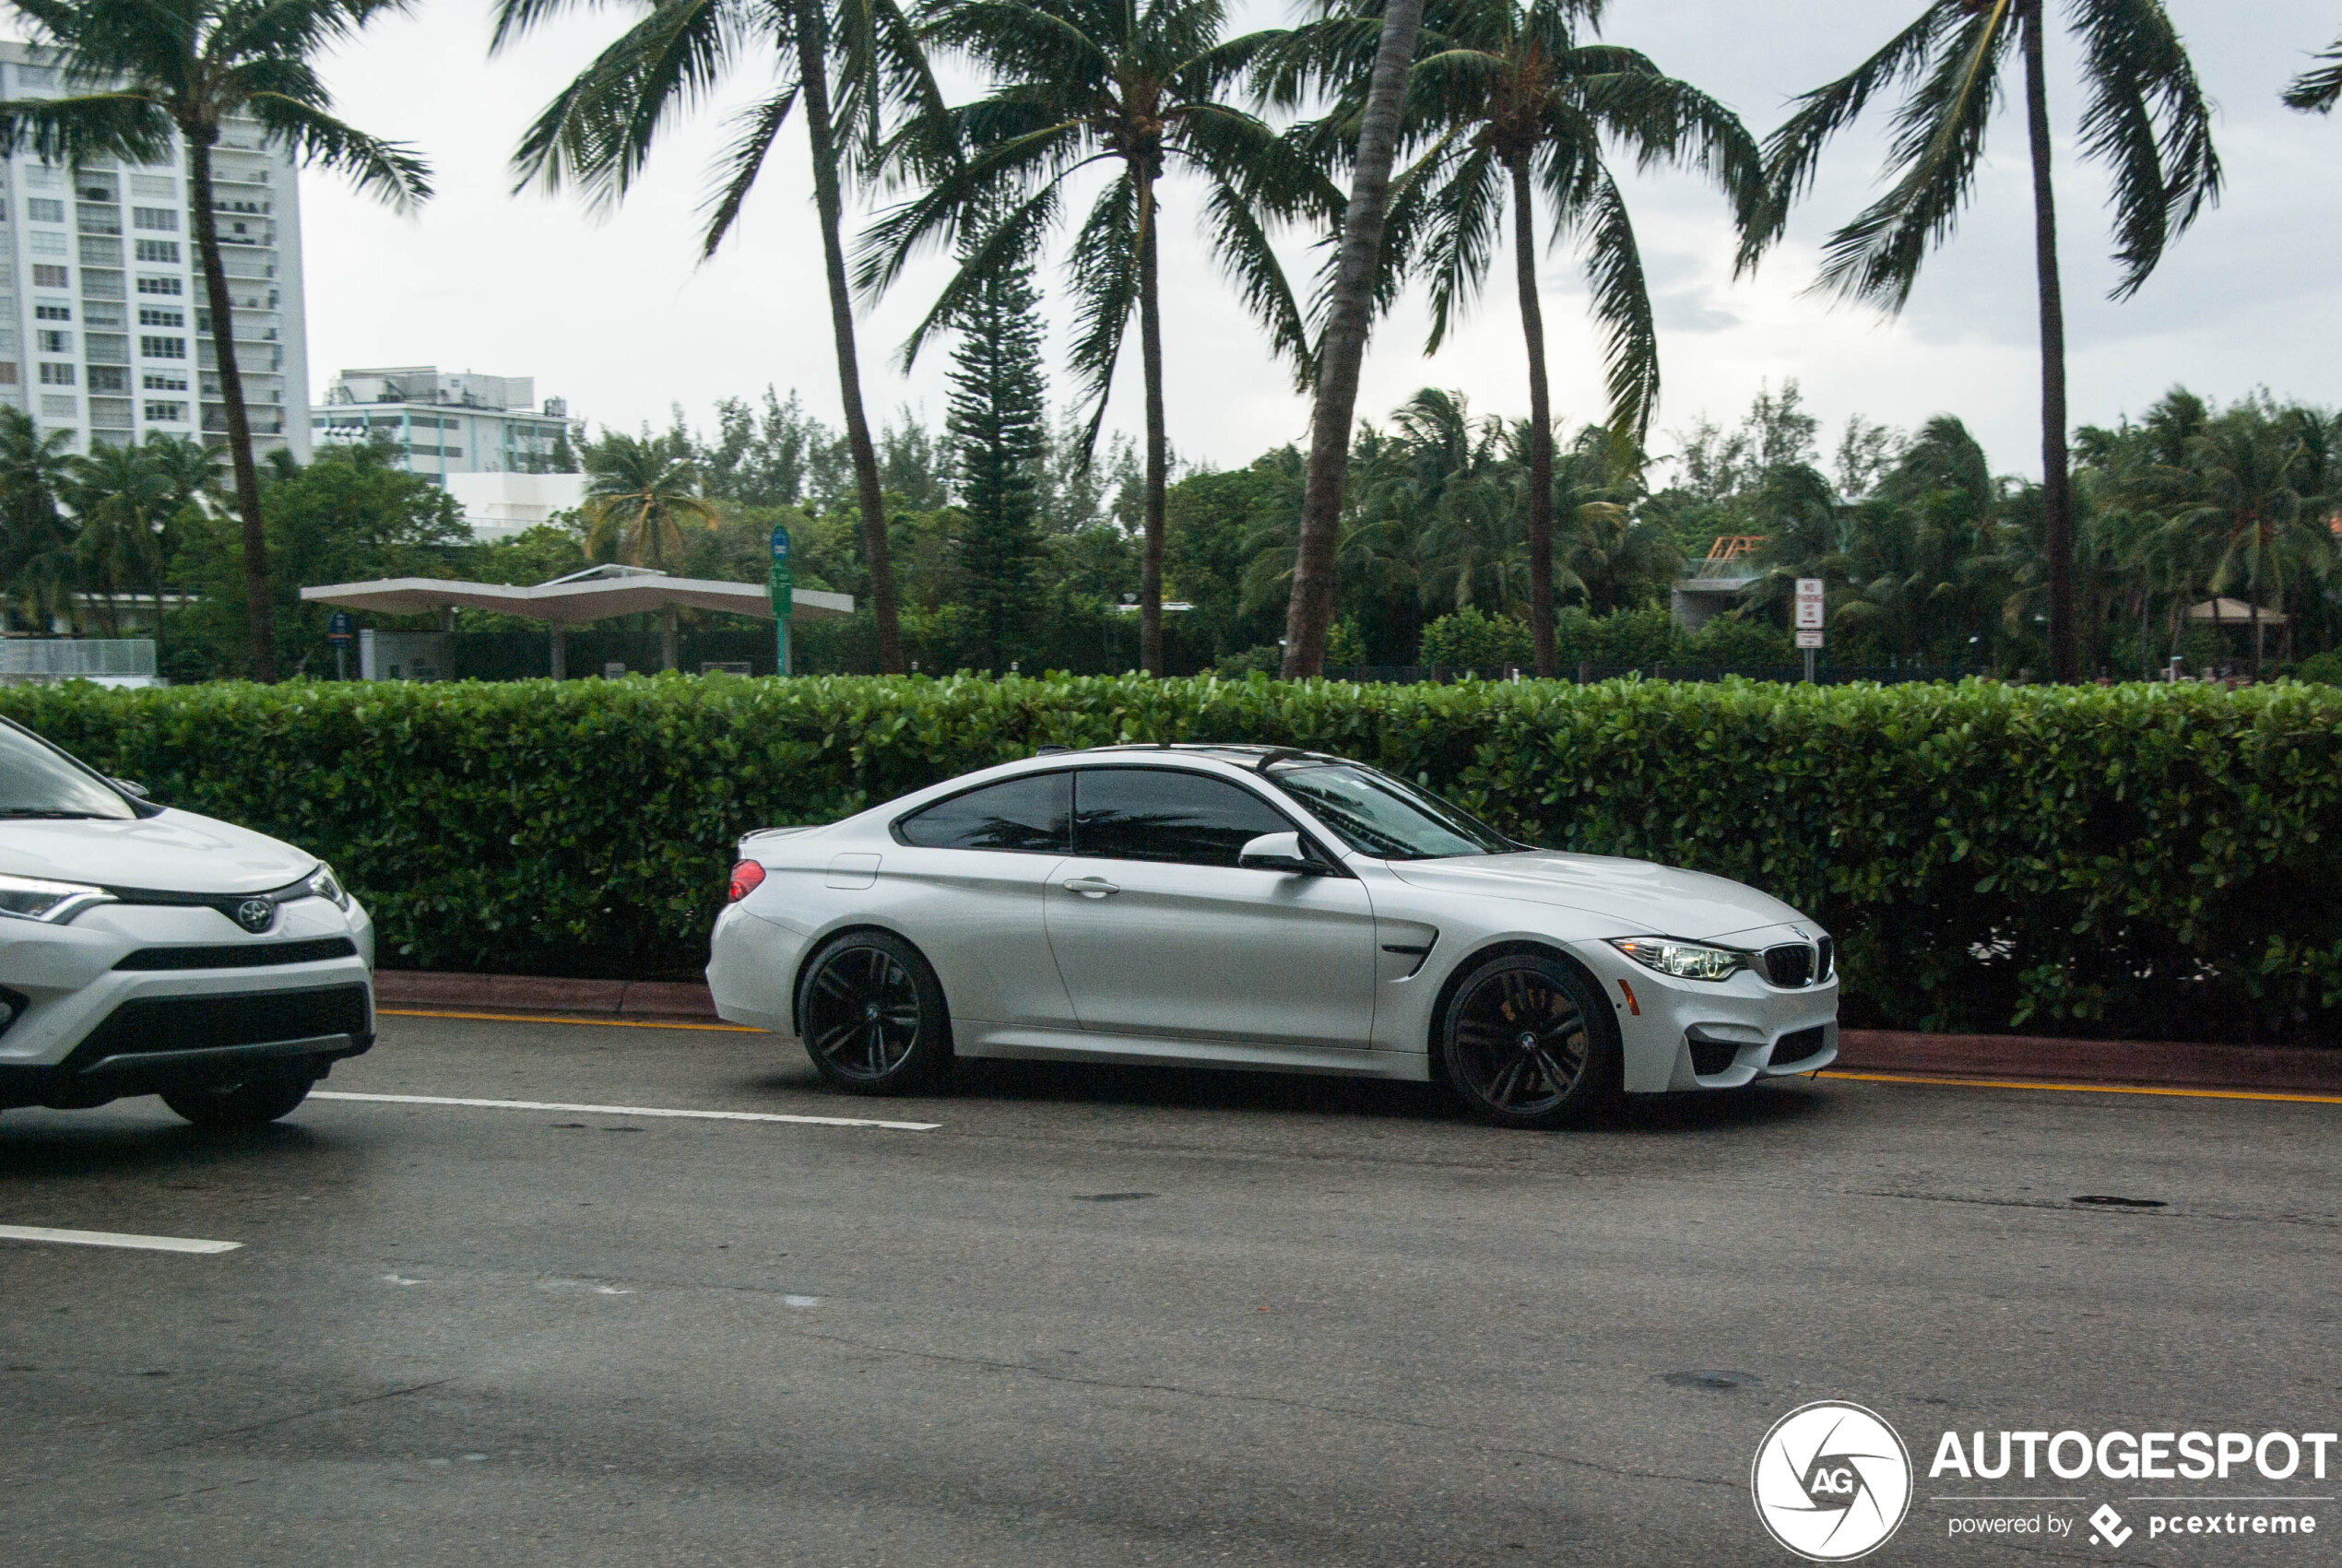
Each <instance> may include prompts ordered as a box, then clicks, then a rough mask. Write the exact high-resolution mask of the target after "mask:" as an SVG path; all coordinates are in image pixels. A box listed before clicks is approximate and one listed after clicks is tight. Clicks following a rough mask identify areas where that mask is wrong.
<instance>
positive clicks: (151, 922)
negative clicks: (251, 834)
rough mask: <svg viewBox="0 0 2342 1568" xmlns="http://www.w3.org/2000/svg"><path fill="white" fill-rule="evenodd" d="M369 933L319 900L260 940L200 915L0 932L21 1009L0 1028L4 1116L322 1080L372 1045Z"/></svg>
mask: <svg viewBox="0 0 2342 1568" xmlns="http://www.w3.org/2000/svg"><path fill="white" fill-rule="evenodd" d="M320 954H322V955H327V956H311V955H320ZM287 959H291V960H294V961H285V960H287ZM0 986H5V987H6V989H7V990H8V991H9V992H11V993H12V994H13V995H14V996H18V997H21V998H22V1003H21V1010H20V1011H19V1012H18V1016H16V1017H15V1018H13V1019H12V1020H10V1021H9V1022H8V1023H7V1024H6V1027H5V1028H0V1106H9V1105H52V1106H57V1107H60V1108H77V1107H85V1106H90V1105H101V1104H103V1103H105V1102H107V1101H109V1100H114V1099H119V1098H121V1097H123V1096H124V1095H131V1094H152V1093H156V1092H159V1091H162V1090H166V1089H172V1088H177V1087H181V1086H188V1085H211V1086H224V1085H231V1084H235V1083H241V1082H243V1081H246V1080H248V1079H252V1078H254V1077H255V1076H259V1075H262V1074H268V1073H278V1072H284V1071H287V1070H302V1069H306V1070H309V1071H311V1072H312V1073H313V1074H314V1075H315V1076H320V1077H322V1076H323V1075H324V1073H325V1071H326V1069H327V1068H328V1067H330V1066H331V1064H332V1063H333V1062H335V1061H337V1060H339V1059H340V1058H342V1057H345V1056H353V1055H358V1054H360V1053H361V1052H363V1051H365V1050H366V1049H367V1048H369V1047H370V1046H371V1045H372V1044H373V1038H374V1006H373V923H372V921H370V920H369V919H368V918H367V915H366V913H365V911H364V909H363V908H362V907H361V906H360V905H358V904H357V903H356V902H352V903H351V905H350V908H349V911H348V913H346V914H345V913H344V912H343V911H342V910H341V909H340V908H338V907H337V906H336V905H335V904H333V903H331V902H328V901H326V900H324V899H303V900H300V901H297V902H290V903H287V904H285V905H283V906H282V908H281V910H280V913H279V916H278V921H277V923H276V925H275V927H274V928H273V929H271V930H270V931H268V932H266V933H265V934H263V935H261V936H258V937H254V936H252V935H250V934H248V933H246V932H244V931H243V930H242V928H241V927H240V926H238V925H236V924H235V923H234V922H233V921H231V920H230V919H228V918H227V917H226V916H225V915H223V914H219V912H218V911H216V910H212V909H208V908H204V907H200V906H196V907H172V906H152V905H129V904H123V905H101V906H99V907H97V908H94V909H90V910H88V911H85V912H84V913H83V914H81V915H80V916H79V917H78V918H77V919H76V920H73V921H71V922H69V923H67V924H66V925H61V926H49V925H33V924H31V923H29V922H18V921H6V922H0Z"/></svg>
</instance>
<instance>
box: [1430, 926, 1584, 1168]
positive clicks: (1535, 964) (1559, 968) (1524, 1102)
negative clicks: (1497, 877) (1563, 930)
mask: <svg viewBox="0 0 2342 1568" xmlns="http://www.w3.org/2000/svg"><path fill="white" fill-rule="evenodd" d="M1439 1057H1440V1065H1441V1066H1442V1067H1444V1068H1445V1069H1446V1071H1447V1075H1448V1082H1449V1085H1450V1086H1451V1087H1453V1088H1454V1090H1455V1091H1456V1092H1457V1094H1459V1095H1460V1096H1461V1097H1462V1099H1463V1101H1464V1102H1465V1103H1466V1104H1468V1105H1470V1106H1471V1107H1472V1108H1473V1111H1475V1112H1477V1113H1478V1114H1480V1115H1481V1116H1482V1117H1483V1118H1484V1119H1485V1120H1487V1121H1491V1122H1494V1123H1496V1125H1498V1126H1509V1127H1550V1126H1558V1125H1559V1124H1561V1123H1563V1122H1565V1121H1567V1120H1569V1119H1571V1118H1573V1117H1575V1116H1577V1115H1579V1114H1581V1113H1583V1112H1585V1111H1586V1110H1588V1109H1590V1108H1591V1107H1592V1106H1593V1105H1594V1104H1596V1103H1598V1102H1601V1101H1603V1100H1605V1099H1607V1098H1608V1097H1609V1094H1610V1092H1611V1090H1612V1088H1613V1086H1615V1084H1616V1082H1617V1079H1618V1069H1619V1052H1618V1044H1617V1039H1616V1025H1615V1022H1614V1021H1613V1020H1611V1019H1610V1018H1609V1016H1608V1015H1607V1014H1605V1013H1604V1012H1603V1009H1602V1004H1601V1001H1600V999H1599V997H1597V996H1595V995H1594V994H1593V991H1592V989H1591V987H1590V986H1588V985H1587V984H1586V983H1585V981H1584V980H1583V979H1582V978H1581V977H1580V976H1579V974H1578V973H1576V972H1575V971H1574V970H1572V969H1571V968H1569V966H1568V965H1567V964H1565V963H1563V962H1562V961H1559V960H1558V959H1554V958H1548V957H1545V956H1544V955H1542V954H1537V953H1505V954H1500V955H1498V956H1497V957H1496V958H1492V959H1489V960H1487V961H1484V962H1483V963H1481V964H1480V965H1478V966H1477V967H1476V968H1474V969H1473V970H1472V971H1470V972H1469V973H1466V974H1465V975H1464V977H1463V979H1462V980H1461V982H1459V983H1458V984H1457V986H1456V989H1455V993H1454V995H1453V996H1450V997H1449V1001H1448V1008H1447V1011H1446V1012H1445V1014H1444V1015H1442V1018H1441V1020H1440V1027H1439Z"/></svg>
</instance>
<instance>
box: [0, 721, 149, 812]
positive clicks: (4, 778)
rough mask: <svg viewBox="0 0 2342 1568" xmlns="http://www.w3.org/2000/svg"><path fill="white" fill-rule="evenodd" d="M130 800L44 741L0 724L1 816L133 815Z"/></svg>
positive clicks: (10, 726)
mask: <svg viewBox="0 0 2342 1568" xmlns="http://www.w3.org/2000/svg"><path fill="white" fill-rule="evenodd" d="M137 815H138V813H137V812H136V811H134V810H132V809H131V808H130V803H129V802H128V801H126V800H124V798H123V797H122V796H119V795H117V794H115V793H114V792H113V791H112V790H111V789H109V788H107V787H106V786H105V784H102V783H101V782H100V781H99V779H98V778H97V776H96V775H95V774H93V773H91V772H89V771H88V770H87V769H85V768H83V767H82V766H81V765H80V764H79V763H77V762H76V761H74V760H72V759H71V758H69V757H67V756H66V755H65V753H64V752H62V751H59V750H58V749H55V748H54V747H53V746H50V745H49V744H47V743H46V742H45V741H41V740H38V739H35V738H34V737H32V736H31V735H30V734H28V733H27V732H26V731H24V730H20V729H18V728H17V727H16V726H15V725H8V724H0V818H9V817H17V818H23V817H111V818H115V819H125V818H132V817H136V816H137Z"/></svg>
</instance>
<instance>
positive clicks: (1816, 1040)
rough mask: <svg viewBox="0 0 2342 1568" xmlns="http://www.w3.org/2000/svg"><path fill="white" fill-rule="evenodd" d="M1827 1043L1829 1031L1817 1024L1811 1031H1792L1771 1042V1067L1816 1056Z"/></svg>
mask: <svg viewBox="0 0 2342 1568" xmlns="http://www.w3.org/2000/svg"><path fill="white" fill-rule="evenodd" d="M1828 1043H1829V1031H1828V1030H1827V1029H1825V1028H1824V1027H1823V1026H1822V1025H1820V1024H1818V1023H1817V1024H1816V1025H1814V1027H1813V1028H1811V1029H1793V1030H1792V1031H1790V1032H1788V1033H1787V1034H1784V1035H1782V1036H1781V1037H1780V1039H1779V1040H1776V1041H1774V1042H1773V1055H1772V1065H1773V1066H1774V1067H1787V1066H1789V1065H1790V1064H1791V1063H1792V1062H1802V1061H1804V1060H1805V1059H1806V1058H1807V1057H1808V1056H1818V1055H1821V1054H1822V1047H1823V1046H1825V1045H1827V1044H1828Z"/></svg>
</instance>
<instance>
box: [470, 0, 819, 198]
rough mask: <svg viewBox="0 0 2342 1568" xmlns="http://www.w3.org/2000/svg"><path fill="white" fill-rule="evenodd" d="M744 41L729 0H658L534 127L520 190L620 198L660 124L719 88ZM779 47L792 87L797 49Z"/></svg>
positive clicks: (520, 160)
mask: <svg viewBox="0 0 2342 1568" xmlns="http://www.w3.org/2000/svg"><path fill="white" fill-rule="evenodd" d="M775 25H778V24H777V23H775ZM748 38H749V30H748V29H747V26H746V18H743V17H742V16H741V15H740V13H739V9H738V7H737V6H736V5H735V4H734V3H733V0H656V3H655V4H654V5H653V6H652V7H651V9H650V11H649V13H648V14H647V15H645V17H644V18H643V19H642V20H641V21H639V22H637V23H635V25H634V26H633V27H632V28H630V29H627V30H626V32H625V33H623V34H622V35H621V36H620V37H619V39H618V40H617V41H615V42H613V43H611V44H610V45H609V47H608V48H607V49H605V50H603V51H602V53H600V54H598V55H597V56H596V57H595V59H594V62H593V63H592V64H591V65H588V66H586V68H585V70H584V71H582V72H580V73H578V76H577V77H576V79H575V80H574V81H572V82H571V83H570V84H569V85H568V86H567V87H565V88H562V90H561V92H560V93H558V94H557V95H555V97H554V99H553V101H552V102H551V103H550V104H549V105H547V107H546V108H545V110H544V111H543V112H541V113H539V114H538V117H537V119H536V121H535V122H534V123H533V124H530V126H529V128H528V130H527V132H526V134H525V135H524V136H522V138H521V144H520V147H519V149H518V150H517V151H515V153H514V154H513V167H514V170H515V173H516V175H517V176H518V179H517V182H516V183H515V190H523V189H526V188H527V187H528V186H529V185H531V184H535V185H538V186H541V187H542V188H544V189H545V190H547V191H555V190H559V189H560V188H561V187H562V186H563V185H566V184H574V185H576V186H577V187H579V189H580V190H581V191H583V192H584V193H585V197H586V200H587V204H588V206H597V207H606V206H614V205H616V204H617V203H618V202H620V201H621V200H623V199H624V197H625V195H626V192H627V190H628V188H629V187H630V186H631V185H632V184H633V179H634V176H635V175H636V174H637V173H639V172H640V171H641V170H642V167H643V164H644V162H645V159H648V158H649V156H650V150H651V147H652V145H653V144H654V142H655V141H656V139H657V136H658V135H659V133H660V131H661V130H662V129H663V127H664V126H665V125H666V124H668V122H670V121H671V120H673V119H674V118H676V117H677V116H679V115H680V114H682V113H684V112H687V111H689V110H690V109H692V108H693V107H695V106H696V105H697V104H698V103H700V102H701V101H702V100H704V99H705V98H706V97H707V96H708V95H710V94H711V93H713V92H714V91H715V89H716V85H717V83H718V82H719V80H720V79H721V77H722V76H723V74H724V71H725V70H726V68H727V66H728V65H730V64H731V62H732V60H733V59H734V57H735V56H736V55H737V54H738V53H739V50H740V49H741V47H742V46H743V45H744V44H745V43H746V42H747V41H748ZM780 53H781V59H782V69H783V72H784V76H783V83H784V85H787V79H788V75H787V63H788V62H789V61H790V60H791V59H792V58H793V51H787V50H784V51H782V52H780Z"/></svg>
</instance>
